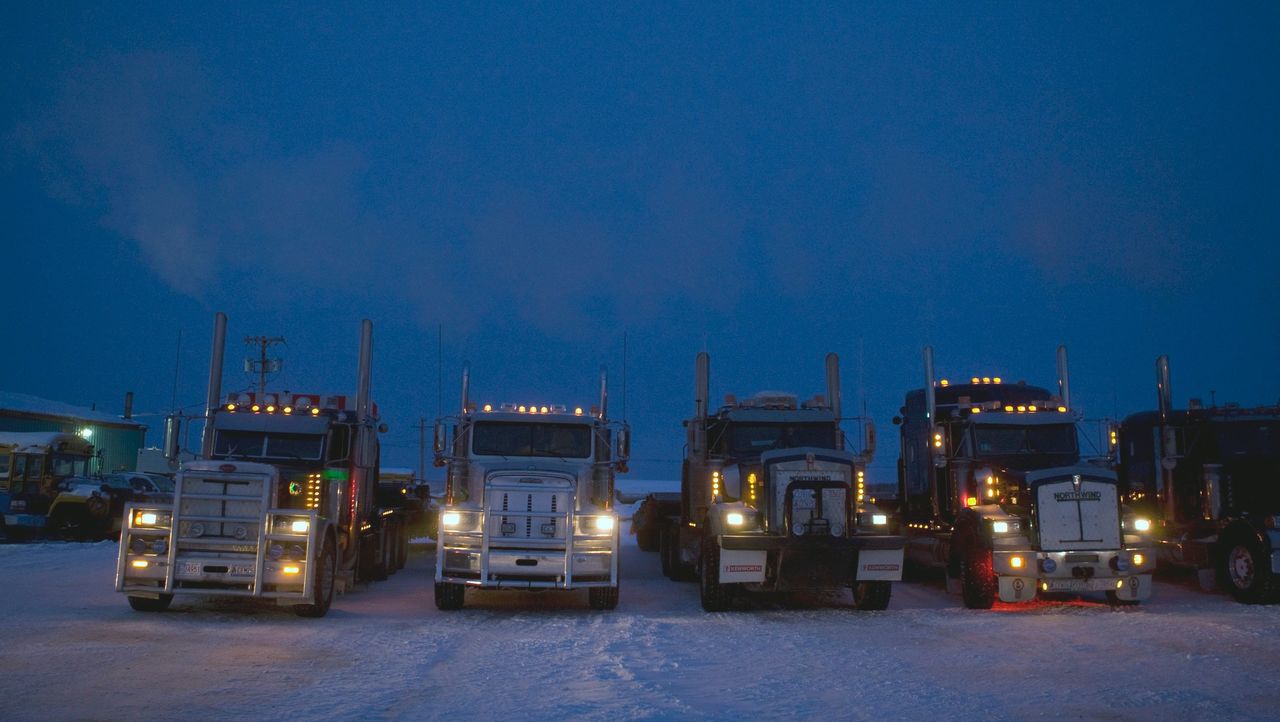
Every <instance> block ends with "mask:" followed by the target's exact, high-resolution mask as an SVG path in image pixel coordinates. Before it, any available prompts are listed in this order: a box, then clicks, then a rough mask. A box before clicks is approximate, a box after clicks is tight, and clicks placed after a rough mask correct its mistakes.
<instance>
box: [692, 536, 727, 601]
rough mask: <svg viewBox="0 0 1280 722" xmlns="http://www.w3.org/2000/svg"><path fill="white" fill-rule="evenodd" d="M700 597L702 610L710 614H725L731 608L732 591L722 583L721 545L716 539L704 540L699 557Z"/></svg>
mask: <svg viewBox="0 0 1280 722" xmlns="http://www.w3.org/2000/svg"><path fill="white" fill-rule="evenodd" d="M699 562H700V567H699V569H698V577H699V582H698V592H699V594H698V596H699V599H700V600H701V601H702V608H703V610H705V611H708V612H723V611H725V610H726V609H728V608H729V601H730V590H729V587H728V586H727V585H724V584H721V583H720V545H719V544H718V543H716V540H715V539H714V538H707V539H703V540H702V554H700V555H699Z"/></svg>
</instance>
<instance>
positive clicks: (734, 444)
mask: <svg viewBox="0 0 1280 722" xmlns="http://www.w3.org/2000/svg"><path fill="white" fill-rule="evenodd" d="M835 436H836V432H835V427H834V426H832V425H831V424H829V423H822V424H734V425H733V426H731V427H730V428H729V453H730V454H731V455H733V456H759V455H760V454H761V453H763V452H766V451H768V450H770V449H791V448H795V447H797V446H815V447H818V448H820V449H834V448H835V441H836V438H835Z"/></svg>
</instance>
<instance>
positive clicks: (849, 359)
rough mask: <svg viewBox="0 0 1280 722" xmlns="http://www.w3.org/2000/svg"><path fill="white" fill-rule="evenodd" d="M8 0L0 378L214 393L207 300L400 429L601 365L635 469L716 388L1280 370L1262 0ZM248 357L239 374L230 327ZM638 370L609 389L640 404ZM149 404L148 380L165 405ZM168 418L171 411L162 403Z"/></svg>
mask: <svg viewBox="0 0 1280 722" xmlns="http://www.w3.org/2000/svg"><path fill="white" fill-rule="evenodd" d="M53 5H56V6H55V7H38V6H37V4H28V6H27V7H20V6H17V5H16V4H10V5H7V6H6V7H5V9H4V10H0V58H2V60H0V63H2V65H0V67H2V68H3V79H4V81H3V83H2V84H0V179H2V180H3V188H4V189H5V192H4V193H3V195H0V218H2V219H3V225H2V226H0V228H2V231H0V232H2V233H3V239H4V242H3V245H4V248H5V256H6V258H5V263H4V267H5V268H6V270H7V272H6V273H5V282H4V283H5V290H4V299H5V300H4V306H5V311H6V312H5V313H4V314H3V315H2V316H0V333H2V334H3V338H4V344H3V349H4V352H3V353H0V388H3V389H5V390H9V391H17V392H24V393H30V394H36V395H39V396H44V397H48V398H53V399H59V400H63V401H67V402H73V403H82V404H86V405H87V404H89V403H92V402H96V403H97V404H98V407H99V408H100V409H102V408H106V409H112V410H117V411H118V410H119V408H120V405H121V401H122V398H123V395H124V392H125V391H126V390H134V391H135V392H136V393H137V408H138V411H139V412H141V413H145V412H155V413H160V412H163V411H165V410H167V409H168V407H169V404H170V393H171V385H172V382H173V376H174V361H175V352H176V344H177V337H178V332H179V330H181V331H182V333H183V342H182V351H181V354H180V361H181V363H180V369H179V378H178V403H179V405H184V406H187V407H188V408H194V407H198V406H199V404H200V403H201V402H202V400H203V386H204V379H205V374H206V370H207V369H206V364H207V359H208V344H209V335H210V328H211V322H212V314H213V312H214V311H216V310H223V311H226V312H227V314H228V315H229V316H230V321H231V328H230V335H231V337H232V339H233V340H238V339H239V338H241V337H243V336H245V335H250V334H268V335H274V334H280V335H284V336H285V337H287V338H288V341H289V345H288V347H287V349H286V350H285V356H286V372H285V373H284V375H283V377H282V378H281V379H278V381H277V387H284V388H290V389H292V390H297V391H300V390H305V389H308V388H313V387H323V388H328V389H350V388H351V387H352V386H353V385H354V378H355V355H356V341H357V327H358V323H359V319H360V318H361V317H365V316H367V317H369V318H371V319H372V320H373V321H374V324H375V337H376V354H375V362H374V365H375V379H374V387H375V392H376V395H377V397H378V398H379V402H380V405H381V407H382V409H383V411H384V416H385V417H386V419H387V421H388V422H389V423H390V425H391V431H390V432H389V434H388V435H387V436H386V437H384V444H385V447H384V449H385V450H384V456H385V458H386V459H387V461H389V462H391V463H394V464H398V465H405V466H408V465H413V464H415V463H416V459H417V432H416V431H414V430H413V429H412V428H411V424H413V423H415V422H416V420H417V418H418V417H419V416H420V415H425V416H428V417H431V416H434V415H435V413H436V411H437V394H436V389H437V375H438V366H437V363H436V329H437V327H442V328H443V339H444V344H443V357H444V371H445V380H444V384H445V403H446V406H447V407H448V408H452V407H453V406H454V405H455V404H456V399H457V386H458V372H459V369H460V367H461V364H462V361H463V360H464V359H470V360H471V361H472V363H473V369H474V385H473V388H474V395H475V396H476V397H477V399H478V400H480V401H481V402H483V401H485V400H490V401H493V402H502V401H509V400H518V401H526V402H528V401H535V400H536V401H539V402H546V403H565V404H568V405H570V406H573V405H575V404H583V405H588V404H590V403H592V401H593V400H594V397H595V395H596V385H597V380H596V369H597V367H598V366H599V365H600V364H602V363H603V364H608V365H609V366H610V367H611V368H612V369H613V378H614V380H615V381H620V380H621V379H620V375H621V374H620V370H621V368H620V367H621V362H622V347H623V333H624V331H625V332H626V333H627V335H628V342H629V343H628V345H629V351H630V353H629V363H628V366H629V368H628V371H629V374H628V375H629V379H628V387H629V388H628V393H627V412H628V416H629V417H630V420H631V421H632V423H633V426H634V427H635V431H636V437H635V443H634V447H635V456H636V457H637V460H636V463H634V464H633V468H634V472H633V473H634V475H636V476H639V477H655V478H656V477H668V478H671V477H674V476H676V475H678V473H679V471H678V469H679V465H678V460H679V458H680V454H681V448H682V445H683V442H684V437H683V432H682V430H681V427H680V420H681V419H683V418H684V417H686V416H687V415H688V414H689V413H690V411H691V409H692V367H693V357H694V354H695V353H696V352H697V351H699V350H702V349H704V348H705V349H706V350H708V351H710V352H711V355H712V377H713V378H712V387H713V398H719V397H720V395H722V394H723V393H726V392H733V393H737V394H738V395H740V396H741V395H744V394H748V393H751V392H754V391H756V390H759V389H761V388H770V389H786V390H794V391H797V392H799V393H800V394H802V395H809V394H812V393H816V392H819V391H821V389H822V384H823V381H822V366H821V364H822V355H823V354H824V353H825V352H827V351H836V352H838V353H840V354H841V357H842V359H843V361H844V371H845V374H844V378H845V384H844V387H845V392H846V393H845V397H846V398H845V400H846V407H849V406H851V405H853V406H856V405H857V404H858V401H859V399H860V398H864V399H865V403H866V405H867V408H868V410H869V411H870V414H871V415H872V417H873V418H874V419H875V420H876V421H877V423H878V424H879V425H880V428H881V432H882V434H881V436H882V440H883V441H882V448H881V452H880V455H879V456H878V458H877V459H876V464H875V467H874V473H875V474H876V475H877V476H879V477H883V478H879V479H877V480H878V481H889V480H890V478H891V476H892V468H893V460H894V458H895V455H896V442H895V441H894V439H895V435H894V431H893V427H892V426H891V425H890V423H889V419H890V418H891V417H892V416H893V415H894V413H895V412H896V410H897V408H898V406H899V405H900V404H901V400H902V396H903V393H904V392H905V391H906V390H907V389H908V388H913V387H917V386H919V385H920V384H921V380H922V375H923V374H922V371H921V364H920V347H921V346H922V345H924V344H926V343H931V344H933V345H934V347H935V349H936V353H937V359H938V366H939V371H940V373H941V374H943V375H949V376H952V377H961V376H969V375H972V374H974V373H978V374H992V375H994V374H999V375H1001V376H1004V377H1005V378H1010V379H1019V378H1025V379H1027V380H1028V381H1030V382H1033V383H1036V382H1038V383H1043V384H1051V383H1052V381H1053V378H1054V356H1053V353H1054V348H1055V346H1056V345H1057V344H1058V343H1066V344H1068V346H1069V348H1070V351H1071V356H1072V362H1073V365H1072V383H1073V391H1074V395H1075V397H1076V401H1077V403H1076V405H1077V406H1079V407H1082V408H1083V410H1084V411H1085V412H1086V413H1087V414H1088V415H1090V416H1102V415H1115V414H1124V413H1128V412H1131V411H1136V410H1139V409H1142V408H1147V407H1150V406H1151V405H1152V404H1153V402H1154V388H1153V371H1152V364H1153V360H1154V358H1155V356H1156V355H1157V354H1160V353H1167V354H1169V355H1170V356H1171V358H1172V361H1173V374H1174V383H1173V385H1174V392H1175V395H1176V396H1177V397H1178V399H1179V400H1180V403H1185V400H1186V398H1187V397H1188V396H1191V395H1197V396H1204V397H1205V398H1206V400H1207V398H1208V396H1209V392H1210V390H1211V389H1213V390H1216V392H1217V398H1218V400H1219V401H1223V400H1239V401H1242V402H1245V403H1261V402H1268V403H1273V402H1275V401H1276V400H1277V399H1278V398H1280V373H1277V371H1276V359H1277V357H1280V334H1278V333H1277V331H1278V330H1280V311H1277V308H1278V306H1277V297H1278V296H1280V293H1278V292H1277V289H1278V288H1280V233H1278V232H1280V175H1278V171H1280V133H1278V132H1277V128H1280V50H1277V47H1278V46H1277V43H1276V41H1275V39H1276V38H1277V37H1280V5H1277V4H1275V3H1260V4H1243V3H1230V4H1222V5H1219V4H1209V3H1195V4H1170V3H1159V4H1154V3H1153V4H1148V5H1141V4H1128V3H1125V4H1115V3H1108V4H1103V3H1092V4H1081V3H1072V4H1058V3H1054V4H1050V3H1008V4H998V5H991V6H986V7H982V8H980V9H974V8H971V7H969V4H958V5H936V4H904V3H867V4H858V5H856V6H853V7H850V6H848V4H840V5H837V6H834V7H819V6H816V5H815V4H803V6H802V7H798V8H797V7H770V6H767V5H754V4H753V5H748V6H743V5H712V4H704V3H691V4H678V5H658V4H651V3H643V4H641V6H640V7H627V6H623V5H622V4H600V3H593V4H582V5H569V4H562V3H553V4H539V5H512V4H505V3H504V4H499V5H494V6H489V7H481V6H478V5H477V6H470V7H468V8H462V9H454V8H430V9H414V8H399V9H397V8H390V7H381V6H380V5H379V6H373V7H367V6H359V7H351V6H346V7H344V6H341V5H339V6H335V7H332V8H331V9H327V10H316V9H307V8H291V9H260V8H256V7H245V8H241V7H232V8H231V9H229V10H227V9H224V8H223V7H221V6H219V7H217V8H215V9H209V8H202V7H191V6H188V7H180V8H177V9H173V8H170V7H168V5H167V4H160V3H155V4H144V5H128V6H126V5H124V4H120V5H116V4H111V5H102V4H96V5H83V4H71V3H58V4H53ZM229 351H230V353H229V354H228V361H229V362H228V365H227V368H228V373H227V375H226V388H228V389H234V388H237V387H240V386H244V385H247V384H248V383H250V380H249V378H248V377H247V376H245V375H244V374H243V372H242V371H241V370H240V365H241V361H240V356H241V351H242V349H241V347H240V345H239V344H238V343H233V344H232V345H231V347H230V349H229ZM620 396H621V394H620V389H619V388H615V395H614V397H613V400H612V403H613V410H614V411H615V412H618V413H620V406H621V398H620ZM143 420H144V421H147V422H149V423H151V424H152V428H153V430H155V429H158V428H159V421H158V418H157V417H145V418H144V419H143ZM154 440H155V435H154V434H153V441H154Z"/></svg>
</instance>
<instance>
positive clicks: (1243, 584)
mask: <svg viewBox="0 0 1280 722" xmlns="http://www.w3.org/2000/svg"><path fill="white" fill-rule="evenodd" d="M1222 549H1223V553H1222V557H1221V560H1220V561H1219V570H1218V575H1219V577H1220V582H1222V586H1223V587H1225V588H1226V590H1227V592H1229V593H1230V594H1231V596H1232V597H1234V598H1235V600H1236V601H1237V602H1241V603H1243V604H1269V603H1272V602H1276V601H1280V580H1277V579H1276V575H1275V574H1272V573H1271V556H1270V555H1269V554H1267V553H1266V550H1265V549H1263V547H1262V544H1261V543H1260V542H1259V541H1258V540H1257V539H1255V538H1252V537H1250V536H1249V535H1246V534H1241V533H1236V534H1234V535H1232V536H1229V537H1227V540H1226V543H1225V544H1223V547H1222Z"/></svg>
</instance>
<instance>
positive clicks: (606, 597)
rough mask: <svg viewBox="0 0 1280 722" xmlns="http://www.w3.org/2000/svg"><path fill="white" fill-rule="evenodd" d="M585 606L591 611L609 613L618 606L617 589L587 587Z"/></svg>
mask: <svg viewBox="0 0 1280 722" xmlns="http://www.w3.org/2000/svg"><path fill="white" fill-rule="evenodd" d="M587 604H589V605H590V606H591V608H592V609H598V610H600V611H606V612H607V611H609V610H612V609H614V608H615V607H617V606H618V588H617V587H588V588H587Z"/></svg>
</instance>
